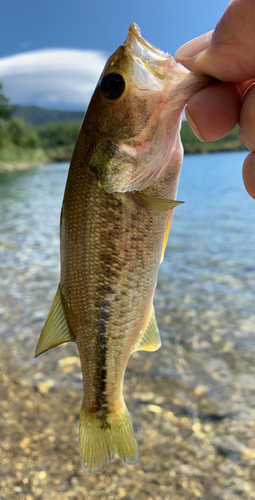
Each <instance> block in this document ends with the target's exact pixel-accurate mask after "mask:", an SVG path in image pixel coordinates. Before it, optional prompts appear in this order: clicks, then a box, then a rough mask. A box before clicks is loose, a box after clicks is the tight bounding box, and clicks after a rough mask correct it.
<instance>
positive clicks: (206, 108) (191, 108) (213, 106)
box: [185, 83, 241, 141]
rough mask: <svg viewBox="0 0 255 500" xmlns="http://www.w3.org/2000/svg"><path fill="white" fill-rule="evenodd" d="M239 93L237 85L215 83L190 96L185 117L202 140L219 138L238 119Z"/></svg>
mask: <svg viewBox="0 0 255 500" xmlns="http://www.w3.org/2000/svg"><path fill="white" fill-rule="evenodd" d="M240 106H241V95H240V91H239V89H238V87H237V85H235V84H232V83H216V84H214V85H210V86H208V87H206V88H204V89H202V90H200V91H199V92H197V93H196V94H195V95H194V96H192V97H191V98H190V99H189V100H188V104H187V106H186V110H185V112H186V117H187V120H188V122H189V124H190V126H191V128H192V129H193V131H194V133H195V134H196V135H197V137H198V138H199V139H200V140H202V141H215V140H218V139H221V138H222V137H224V136H225V135H227V134H229V132H230V131H231V130H232V129H233V128H234V127H235V125H236V124H237V122H238V120H239V113H240Z"/></svg>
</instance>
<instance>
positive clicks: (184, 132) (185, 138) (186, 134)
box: [181, 120, 246, 154]
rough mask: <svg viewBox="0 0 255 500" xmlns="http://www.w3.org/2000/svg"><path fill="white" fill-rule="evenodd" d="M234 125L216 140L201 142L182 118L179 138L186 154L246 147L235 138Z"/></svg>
mask: <svg viewBox="0 0 255 500" xmlns="http://www.w3.org/2000/svg"><path fill="white" fill-rule="evenodd" d="M237 132H238V127H237V126H236V127H235V128H234V129H233V130H232V131H231V132H230V133H229V134H228V135H227V136H226V137H223V139H220V140H218V141H212V142H210V141H207V142H201V141H200V140H199V139H198V138H197V137H196V136H195V134H194V132H192V130H191V128H190V126H189V124H188V122H187V121H186V120H184V121H183V122H182V128H181V139H182V144H183V147H184V152H185V153H186V154H193V153H208V152H216V151H237V150H243V149H246V147H245V146H244V145H243V144H241V143H240V142H239V141H238V139H237Z"/></svg>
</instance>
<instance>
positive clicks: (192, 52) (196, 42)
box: [175, 31, 213, 61]
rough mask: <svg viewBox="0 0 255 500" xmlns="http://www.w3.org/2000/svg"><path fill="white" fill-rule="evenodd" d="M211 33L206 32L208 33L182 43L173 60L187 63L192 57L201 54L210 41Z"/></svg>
mask: <svg viewBox="0 0 255 500" xmlns="http://www.w3.org/2000/svg"><path fill="white" fill-rule="evenodd" d="M212 34H213V31H208V33H204V34H203V35H200V36H198V37H196V38H193V40H190V41H189V42H186V43H184V45H182V46H181V47H179V49H177V51H176V53H175V59H180V60H181V61H187V60H188V59H191V58H192V57H194V56H197V55H198V54H200V52H203V50H205V49H206V48H207V47H208V45H209V44H210V41H211V39H212Z"/></svg>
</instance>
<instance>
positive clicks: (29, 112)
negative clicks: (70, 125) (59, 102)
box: [12, 105, 85, 125]
mask: <svg viewBox="0 0 255 500" xmlns="http://www.w3.org/2000/svg"><path fill="white" fill-rule="evenodd" d="M13 108H14V109H13V113H12V115H13V116H17V117H19V118H23V120H25V122H27V123H30V125H45V124H47V123H55V122H70V121H75V120H80V121H81V120H82V119H83V117H84V115H85V110H84V111H63V110H59V109H46V108H40V107H39V106H19V105H15V106H14V107H13Z"/></svg>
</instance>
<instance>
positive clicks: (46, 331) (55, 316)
mask: <svg viewBox="0 0 255 500" xmlns="http://www.w3.org/2000/svg"><path fill="white" fill-rule="evenodd" d="M64 342H74V338H73V335H72V333H71V332H70V329H69V326H68V323H67V320H66V316H65V311H64V306H63V302H62V297H61V292H60V287H58V290H57V293H56V295H55V298H54V300H53V302H52V306H51V308H50V312H49V314H48V318H47V320H46V323H45V325H44V327H43V330H42V333H41V335H40V338H39V340H38V344H37V347H36V351H35V356H39V355H40V354H42V353H43V352H45V351H48V350H49V349H52V348H53V347H56V346H57V345H60V344H64Z"/></svg>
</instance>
